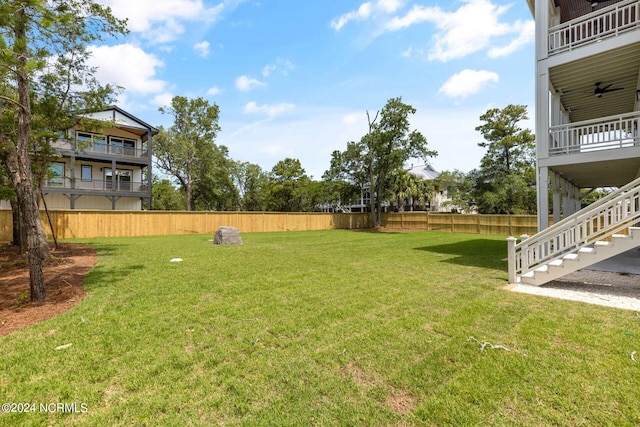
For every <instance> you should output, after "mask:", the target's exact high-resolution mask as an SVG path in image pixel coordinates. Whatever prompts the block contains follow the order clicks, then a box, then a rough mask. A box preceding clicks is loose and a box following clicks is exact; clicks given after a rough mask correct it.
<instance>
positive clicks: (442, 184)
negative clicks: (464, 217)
mask: <svg viewBox="0 0 640 427" xmlns="http://www.w3.org/2000/svg"><path fill="white" fill-rule="evenodd" d="M475 173H476V172H475V171H472V172H470V173H469V174H465V173H464V172H462V171H459V170H457V169H456V170H453V171H443V172H441V173H440V175H438V177H437V178H436V179H435V186H436V190H437V191H446V192H447V198H448V200H445V201H444V202H442V206H443V207H448V208H450V209H451V211H452V212H455V213H471V212H473V211H474V208H475V200H474V199H473V195H472V190H473V176H475V175H474V174H475Z"/></svg>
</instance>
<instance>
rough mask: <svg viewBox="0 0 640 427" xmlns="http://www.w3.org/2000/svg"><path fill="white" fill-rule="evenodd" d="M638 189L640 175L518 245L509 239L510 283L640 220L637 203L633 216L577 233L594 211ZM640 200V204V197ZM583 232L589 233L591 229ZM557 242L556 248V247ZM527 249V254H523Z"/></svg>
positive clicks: (610, 205) (513, 239) (616, 203)
mask: <svg viewBox="0 0 640 427" xmlns="http://www.w3.org/2000/svg"><path fill="white" fill-rule="evenodd" d="M637 189H640V177H638V178H636V179H635V180H633V181H631V182H630V183H628V184H626V185H624V186H622V187H620V188H618V189H617V190H615V191H613V192H611V193H609V194H607V195H606V196H604V197H602V198H600V199H598V200H597V201H595V202H594V203H592V204H590V205H589V206H587V207H585V208H584V209H582V210H580V211H578V212H576V213H574V214H573V215H570V216H568V217H566V218H564V219H563V220H561V221H559V222H557V223H556V224H553V225H552V226H551V227H549V228H546V229H545V230H543V231H541V232H539V233H537V234H535V235H533V236H531V237H529V238H526V239H524V240H523V241H521V242H520V243H518V244H515V238H509V243H510V244H509V256H508V261H509V282H510V283H515V279H516V275H517V274H518V273H520V274H526V273H527V272H529V271H531V270H532V269H533V268H535V267H536V266H538V265H540V264H541V263H543V262H548V261H552V260H554V259H557V258H559V257H561V256H563V255H564V254H566V253H567V251H569V250H578V249H580V248H582V247H585V246H587V245H588V244H590V243H591V242H592V241H593V240H594V238H595V237H596V236H597V237H598V238H606V237H609V236H611V235H612V234H615V233H616V232H619V231H621V230H623V229H625V228H626V227H628V226H629V224H630V223H631V222H633V221H635V220H638V219H640V208H639V207H636V206H634V207H633V208H634V210H635V212H632V215H630V216H629V215H623V216H622V218H621V219H620V220H616V221H614V222H612V223H610V224H608V225H607V226H606V227H597V232H595V233H590V234H589V235H587V233H583V234H585V235H584V236H583V237H582V238H580V236H577V234H576V232H577V231H579V230H578V227H580V226H581V225H583V224H584V219H588V218H589V217H593V214H594V213H598V212H600V211H602V210H603V209H604V210H605V211H606V210H608V209H612V208H615V207H616V205H618V203H621V202H622V201H624V200H627V199H628V196H627V195H628V193H629V192H631V191H633V190H637ZM638 199H639V200H638V202H639V203H640V196H638ZM616 219H617V218H616ZM582 231H583V232H586V231H587V230H582ZM561 238H562V240H565V242H564V244H561V241H560V240H561ZM551 239H555V241H553V242H552V241H551ZM567 240H569V241H570V243H569V244H567V243H566V241H567ZM554 243H555V244H556V247H553V244H554ZM529 248H532V251H529V250H528V249H529ZM523 252H525V255H526V256H523ZM543 252H544V253H543Z"/></svg>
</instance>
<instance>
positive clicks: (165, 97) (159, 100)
mask: <svg viewBox="0 0 640 427" xmlns="http://www.w3.org/2000/svg"><path fill="white" fill-rule="evenodd" d="M172 100H173V95H172V94H170V93H161V94H158V95H156V96H154V97H153V99H152V100H151V103H152V104H153V105H155V106H157V107H167V106H169V105H171V101H172Z"/></svg>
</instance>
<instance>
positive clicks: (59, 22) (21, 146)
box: [0, 0, 125, 302]
mask: <svg viewBox="0 0 640 427" xmlns="http://www.w3.org/2000/svg"><path fill="white" fill-rule="evenodd" d="M124 31H125V22H124V21H120V20H117V19H115V18H114V17H113V16H112V14H111V10H110V9H109V8H108V7H103V6H101V5H99V4H97V3H94V2H93V1H91V0H6V1H3V2H2V3H0V35H1V37H0V79H1V82H0V100H1V102H2V113H1V114H2V119H1V121H0V160H1V161H2V162H3V163H4V165H5V166H6V169H7V171H8V175H9V178H10V180H11V184H12V186H13V189H14V191H15V195H16V197H15V207H16V211H17V212H18V217H19V221H18V223H19V227H20V228H21V229H22V230H23V231H22V232H21V234H22V235H24V236H25V238H26V243H27V244H26V247H27V252H28V259H29V277H30V291H31V301H34V302H35V301H41V300H44V299H45V298H46V293H45V288H44V275H43V273H42V260H43V259H44V258H45V257H47V256H48V246H47V243H46V237H45V235H44V227H43V226H42V221H41V219H40V215H39V211H38V203H37V196H36V193H35V191H34V181H33V174H32V159H31V152H30V148H32V147H33V146H35V145H36V144H37V143H39V142H42V141H44V142H45V145H42V146H41V147H46V143H47V142H48V138H42V133H41V132H40V134H39V136H40V137H41V138H40V141H38V136H37V135H38V133H39V132H38V131H39V130H40V131H42V128H41V127H40V126H41V125H42V123H44V121H45V120H43V121H42V122H40V123H39V122H38V120H36V118H37V117H41V118H44V117H46V116H45V115H42V114H40V113H41V112H43V111H44V112H48V114H53V113H56V114H55V115H54V116H53V117H48V118H47V120H46V121H48V123H49V124H50V125H51V126H52V127H51V129H49V130H50V131H52V130H60V129H63V128H64V127H63V125H62V124H61V123H60V122H58V121H57V120H56V119H57V118H60V117H63V116H64V115H65V114H66V115H70V114H69V113H70V109H71V108H73V107H74V106H75V105H73V99H72V97H71V96H70V94H71V93H74V92H77V93H81V92H84V91H86V92H92V90H94V89H102V88H101V87H99V85H98V86H93V87H92V86H91V83H92V82H93V83H95V80H93V79H92V73H93V71H94V70H92V69H90V68H88V67H86V65H85V61H86V58H87V57H88V51H87V50H86V46H88V45H89V44H90V43H93V42H95V41H98V40H101V39H102V38H103V37H104V35H111V36H112V35H116V34H119V33H123V32H124ZM52 64H53V65H52ZM64 68H66V69H67V70H69V74H67V75H66V76H65V75H60V74H59V73H60V71H61V70H62V69H64ZM65 81H66V82H67V83H68V84H67V86H66V88H64V89H63V90H61V91H58V93H63V94H67V96H66V99H65V98H63V99H60V98H58V99H53V97H51V98H49V99H48V100H47V95H46V94H47V93H49V94H52V93H54V89H59V88H61V87H62V86H61V84H63V83H64V82H65ZM87 84H88V85H87ZM84 85H87V86H86V87H84V88H83V89H82V90H79V89H78V87H80V86H84ZM92 96H93V95H92ZM52 100H53V101H55V102H53V103H52V104H51V105H53V106H56V107H57V108H55V109H52V108H50V107H48V106H47V105H49V104H47V102H50V101H52ZM58 113H59V114H58ZM39 114H40V115H39ZM58 126H60V127H58Z"/></svg>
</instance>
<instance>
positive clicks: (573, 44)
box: [549, 0, 640, 56]
mask: <svg viewBox="0 0 640 427" xmlns="http://www.w3.org/2000/svg"><path fill="white" fill-rule="evenodd" d="M635 28H640V0H626V1H621V2H619V3H615V4H612V5H611V6H609V7H606V8H602V9H600V10H597V11H595V12H592V13H589V14H587V15H583V16H581V17H580V18H577V19H572V20H571V21H569V22H565V23H563V24H560V25H557V26H555V27H552V28H550V29H549V56H551V55H555V54H558V53H561V52H565V51H570V50H573V49H575V48H577V47H579V46H583V45H585V44H587V43H591V42H595V41H598V40H602V39H604V38H608V37H615V36H617V35H619V34H621V33H624V32H626V31H630V30H633V29H635Z"/></svg>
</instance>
